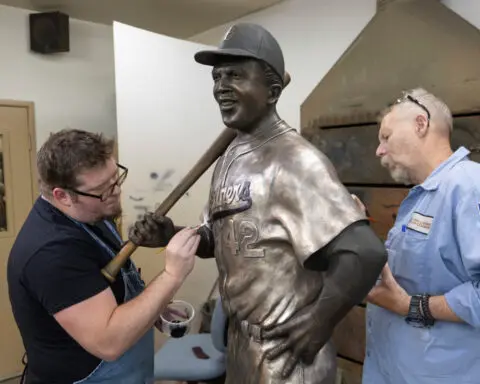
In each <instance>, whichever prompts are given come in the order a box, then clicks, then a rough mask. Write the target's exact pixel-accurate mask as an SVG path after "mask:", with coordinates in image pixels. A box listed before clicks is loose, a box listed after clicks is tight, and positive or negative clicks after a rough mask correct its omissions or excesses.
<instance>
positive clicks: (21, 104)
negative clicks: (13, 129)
mask: <svg viewBox="0 0 480 384" xmlns="http://www.w3.org/2000/svg"><path fill="white" fill-rule="evenodd" d="M0 107H14V108H25V109H26V110H27V115H28V118H27V125H28V141H29V143H30V167H31V174H30V176H31V179H32V180H31V181H32V205H33V203H34V202H35V200H36V199H37V197H38V195H39V193H40V190H39V186H38V177H37V136H36V128H35V103H34V102H33V101H18V100H9V99H0Z"/></svg>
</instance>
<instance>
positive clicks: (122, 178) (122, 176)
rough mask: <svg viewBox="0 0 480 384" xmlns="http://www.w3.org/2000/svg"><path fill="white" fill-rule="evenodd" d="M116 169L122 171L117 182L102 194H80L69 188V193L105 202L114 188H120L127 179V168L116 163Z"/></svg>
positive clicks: (80, 192)
mask: <svg viewBox="0 0 480 384" xmlns="http://www.w3.org/2000/svg"><path fill="white" fill-rule="evenodd" d="M117 167H118V168H120V169H121V170H122V172H121V173H120V175H119V176H118V178H117V180H116V181H115V182H114V183H113V184H112V185H110V186H109V187H108V188H107V189H106V190H105V191H104V192H102V193H101V194H100V195H95V194H93V193H88V192H82V191H79V190H76V189H72V188H69V189H70V191H72V192H74V193H76V194H77V195H81V196H87V197H93V198H95V199H99V200H100V201H105V200H107V199H108V198H109V197H110V196H112V194H113V192H114V191H115V187H116V186H118V187H120V186H121V185H122V184H123V182H124V181H125V179H126V178H127V174H128V168H126V167H124V166H123V165H120V164H118V163H117Z"/></svg>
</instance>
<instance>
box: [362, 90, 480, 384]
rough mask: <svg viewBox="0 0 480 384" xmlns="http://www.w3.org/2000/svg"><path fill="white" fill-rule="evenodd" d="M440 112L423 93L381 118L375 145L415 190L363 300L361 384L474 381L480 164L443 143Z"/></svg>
mask: <svg viewBox="0 0 480 384" xmlns="http://www.w3.org/2000/svg"><path fill="white" fill-rule="evenodd" d="M451 130H452V116H451V113H450V111H449V109H448V107H447V106H446V105H445V104H444V103H443V102H442V101H441V100H439V99H438V98H436V97H435V96H434V95H432V94H430V93H428V92H427V91H425V90H423V89H415V90H412V91H410V92H407V93H405V94H404V96H403V97H402V98H400V99H399V100H397V102H396V103H395V104H394V105H393V106H392V107H390V108H389V109H388V110H387V111H386V112H385V114H384V115H383V118H382V122H381V126H380V131H379V140H380V144H379V146H378V149H377V156H379V157H380V158H381V162H382V165H383V166H385V167H387V168H388V170H389V171H390V174H391V176H392V178H393V179H394V180H396V181H399V182H402V183H405V184H407V185H415V186H414V187H413V188H412V189H411V190H410V192H409V194H408V196H407V197H406V198H405V200H404V201H403V202H402V204H401V206H400V208H399V211H398V215H397V218H396V221H395V225H394V226H393V228H392V229H391V230H390V232H389V234H388V239H387V241H386V247H387V249H388V253H389V256H388V264H387V266H386V267H385V268H384V270H383V272H382V275H381V277H380V279H379V281H378V284H377V285H376V286H375V287H374V288H373V289H372V291H371V292H370V293H369V295H368V298H367V301H368V302H369V304H368V306H367V346H366V358H365V363H364V373H363V383H364V384H447V383H448V384H474V383H475V384H478V383H480V164H478V163H476V162H473V161H471V160H470V159H469V158H468V154H469V151H468V150H467V149H465V148H464V147H460V148H459V149H457V150H456V151H455V152H453V151H452V149H451V145H450V134H451Z"/></svg>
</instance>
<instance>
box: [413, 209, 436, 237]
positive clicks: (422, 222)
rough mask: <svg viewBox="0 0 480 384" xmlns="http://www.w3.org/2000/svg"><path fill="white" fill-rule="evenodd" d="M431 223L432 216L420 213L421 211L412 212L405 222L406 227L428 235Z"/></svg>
mask: <svg viewBox="0 0 480 384" xmlns="http://www.w3.org/2000/svg"><path fill="white" fill-rule="evenodd" d="M432 223H433V217H432V216H426V215H422V214H421V213H418V212H414V213H413V215H412V217H411V218H410V222H409V223H408V224H407V228H410V229H412V230H414V231H417V232H420V233H423V234H425V235H428V233H429V232H430V228H431V226H432Z"/></svg>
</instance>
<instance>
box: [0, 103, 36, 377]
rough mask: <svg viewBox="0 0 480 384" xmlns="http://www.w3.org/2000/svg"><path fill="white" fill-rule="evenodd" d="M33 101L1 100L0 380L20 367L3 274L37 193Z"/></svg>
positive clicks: (21, 350)
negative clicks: (11, 249) (12, 247)
mask: <svg viewBox="0 0 480 384" xmlns="http://www.w3.org/2000/svg"><path fill="white" fill-rule="evenodd" d="M35 154H36V147H35V139H34V127H33V104H30V103H16V102H6V101H1V100H0V284H1V285H0V340H1V342H0V381H1V380H2V379H4V378H8V377H12V376H16V375H18V374H19V373H21V371H22V370H23V364H22V362H21V361H22V357H23V354H24V348H23V344H22V340H21V338H20V334H19V332H18V328H17V325H16V323H15V321H14V318H13V314H12V310H11V306H10V300H9V297H8V285H7V276H6V264H7V259H8V255H9V252H10V248H11V246H12V244H13V242H14V240H15V237H16V235H17V233H18V231H19V230H20V228H21V226H22V224H23V222H24V221H25V218H26V217H27V215H28V213H29V211H30V209H31V207H32V205H33V201H34V199H35V198H36V196H37V194H38V187H37V183H36V182H35V181H36V177H35V176H34V175H35V167H34V159H35Z"/></svg>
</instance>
